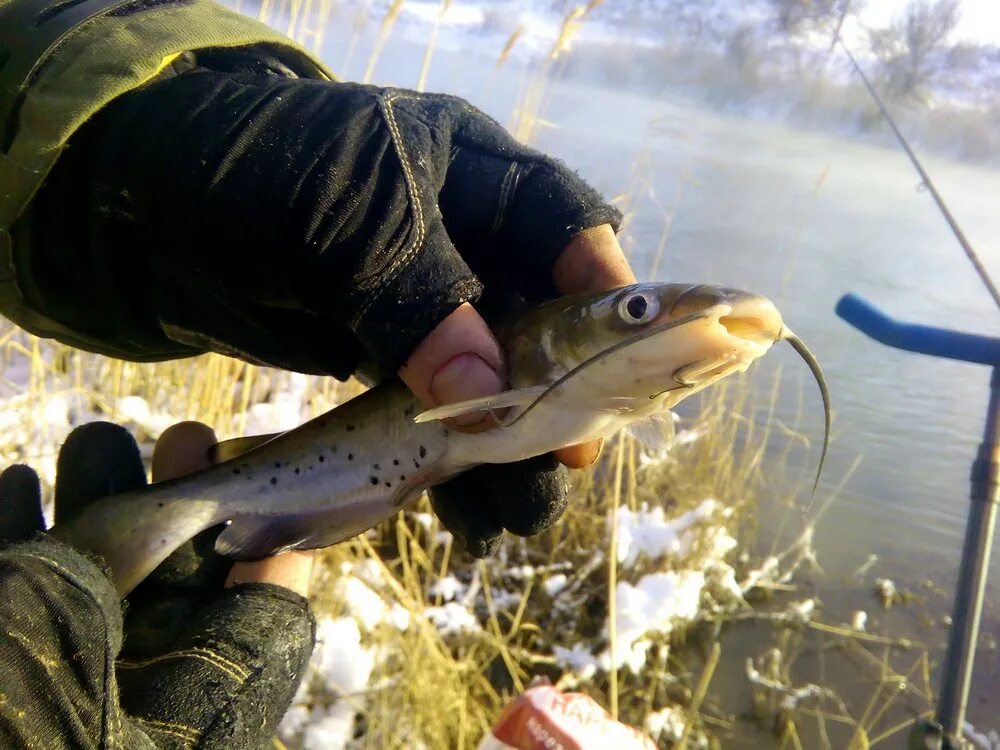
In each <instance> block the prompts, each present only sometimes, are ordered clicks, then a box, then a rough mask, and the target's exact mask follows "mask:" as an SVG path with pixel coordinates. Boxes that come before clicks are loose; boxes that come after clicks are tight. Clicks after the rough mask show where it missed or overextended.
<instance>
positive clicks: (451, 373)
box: [399, 303, 506, 431]
mask: <svg viewBox="0 0 1000 750" xmlns="http://www.w3.org/2000/svg"><path fill="white" fill-rule="evenodd" d="M504 370H505V368H504V362H503V354H502V353H501V350H500V345H499V344H498V343H497V340H496V338H494V336H493V333H492V332H491V331H490V328H489V326H488V325H486V321H484V320H483V319H482V317H481V316H480V315H479V313H478V312H476V310H475V308H474V307H473V306H472V305H470V304H469V303H465V304H463V305H460V306H459V307H458V308H456V309H455V311H454V312H452V313H451V315H449V316H448V317H446V318H445V319H444V320H443V321H441V323H440V324H438V326H437V327H436V328H435V329H434V330H433V331H431V332H430V334H429V335H428V336H427V337H426V338H425V339H424V340H423V341H421V342H420V344H418V345H417V348H416V349H414V351H413V353H412V354H411V355H410V357H409V359H407V361H406V364H405V365H403V367H402V368H401V369H400V371H399V376H400V378H401V379H402V380H403V382H404V383H406V385H407V386H408V387H409V389H410V390H411V391H413V393H414V394H415V395H416V396H417V398H418V399H420V401H421V403H423V404H424V405H425V406H428V407H434V406H442V405H444V404H452V403H456V402H458V401H467V400H470V399H474V398H480V397H483V396H491V395H493V394H495V393H499V392H500V391H502V390H503V389H504V385H505V381H506V378H505V375H504ZM448 421H449V424H452V425H453V426H455V427H456V428H458V429H462V430H466V431H476V430H477V429H485V428H488V427H491V426H492V425H493V421H492V418H491V417H490V416H489V415H488V414H487V413H485V412H476V413H474V414H468V415H463V416H460V417H455V418H453V419H451V420H448Z"/></svg>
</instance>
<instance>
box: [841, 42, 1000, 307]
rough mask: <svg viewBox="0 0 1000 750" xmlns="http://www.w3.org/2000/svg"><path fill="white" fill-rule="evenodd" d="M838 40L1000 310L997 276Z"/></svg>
mask: <svg viewBox="0 0 1000 750" xmlns="http://www.w3.org/2000/svg"><path fill="white" fill-rule="evenodd" d="M836 40H837V42H838V43H839V44H840V47H841V49H843V50H844V53H845V54H846V55H847V59H848V60H850V61H851V65H853V66H854V71H855V72H856V73H857V74H858V75H859V76H860V77H861V80H862V81H863V82H864V84H865V88H866V89H868V93H869V94H870V95H871V97H872V99H874V100H875V104H877V105H878V108H879V111H880V112H881V113H882V117H884V118H885V121H886V122H887V123H889V127H890V128H891V129H892V132H893V135H895V136H896V140H897V141H899V145H901V146H902V147H903V151H905V152H906V155H907V156H908V157H909V158H910V163H912V164H913V167H914V169H916V170H917V174H919V175H920V179H921V181H922V182H923V185H924V186H925V187H926V188H927V192H929V193H930V194H931V197H932V198H933V199H934V202H935V203H936V204H937V207H938V209H939V210H940V211H941V214H942V215H943V216H944V219H945V221H947V222H948V226H949V227H950V228H951V231H952V234H954V235H955V239H957V240H958V244H959V245H961V246H962V250H964V251H965V255H966V257H968V259H969V262H971V263H972V266H973V268H975V269H976V273H977V274H979V278H980V279H982V282H983V284H985V285H986V290H987V291H988V292H989V293H990V296H991V297H993V303H994V304H995V305H996V306H997V308H998V309H1000V291H997V288H996V285H995V284H994V283H993V279H992V278H991V277H990V274H989V271H987V270H986V266H984V265H983V262H982V261H981V260H980V259H979V254H978V253H977V252H976V250H975V248H973V247H972V245H971V244H970V243H969V240H968V239H967V238H966V236H965V232H963V231H962V228H961V227H959V226H958V222H957V221H956V220H955V217H954V216H952V215H951V211H949V210H948V206H947V205H945V202H944V199H943V198H942V197H941V194H940V193H939V192H938V191H937V187H935V185H934V181H933V180H932V179H931V176H930V175H929V174H927V170H925V169H924V165H923V164H921V163H920V159H918V158H917V155H916V154H915V153H914V152H913V149H912V148H910V144H909V142H908V141H907V140H906V138H905V137H904V136H903V133H902V132H901V131H900V129H899V127H898V126H897V125H896V121H895V120H894V119H893V117H892V115H891V114H889V110H888V109H887V108H886V106H885V103H884V102H883V101H882V97H880V96H879V95H878V92H877V91H876V90H875V87H874V86H872V83H871V81H869V80H868V76H867V75H865V72H864V71H863V70H862V69H861V66H860V65H858V61H857V60H855V59H854V55H852V54H851V51H850V50H849V49H848V48H847V45H846V44H844V40H843V39H842V38H841V36H840V33H839V32H838V33H837V34H836Z"/></svg>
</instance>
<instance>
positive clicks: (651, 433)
mask: <svg viewBox="0 0 1000 750" xmlns="http://www.w3.org/2000/svg"><path fill="white" fill-rule="evenodd" d="M628 432H629V434H630V435H631V436H632V437H634V438H635V439H636V440H638V441H639V442H640V443H642V444H643V445H644V446H646V447H647V448H649V449H650V450H655V451H660V450H667V449H668V448H669V447H670V446H671V445H673V442H674V413H673V412H672V411H670V410H669V409H664V410H663V411H658V412H656V413H655V414H652V415H650V416H648V417H645V418H643V419H637V420H636V421H634V422H632V423H630V424H629V426H628Z"/></svg>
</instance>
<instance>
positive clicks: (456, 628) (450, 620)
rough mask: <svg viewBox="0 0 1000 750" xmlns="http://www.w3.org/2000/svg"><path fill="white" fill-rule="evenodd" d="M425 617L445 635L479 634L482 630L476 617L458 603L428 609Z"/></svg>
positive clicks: (425, 611)
mask: <svg viewBox="0 0 1000 750" xmlns="http://www.w3.org/2000/svg"><path fill="white" fill-rule="evenodd" d="M424 616H425V617H426V618H427V619H428V620H429V621H430V622H431V623H433V625H434V627H436V628H437V629H438V630H439V631H440V632H441V633H442V634H444V635H455V634H458V633H478V632H479V631H480V630H482V627H481V626H480V625H479V620H477V619H476V616H475V615H474V614H472V612H470V611H469V610H468V609H466V608H465V607H463V606H462V605H461V604H458V603H456V602H448V603H447V604H445V605H443V606H441V607H427V608H426V609H425V610H424Z"/></svg>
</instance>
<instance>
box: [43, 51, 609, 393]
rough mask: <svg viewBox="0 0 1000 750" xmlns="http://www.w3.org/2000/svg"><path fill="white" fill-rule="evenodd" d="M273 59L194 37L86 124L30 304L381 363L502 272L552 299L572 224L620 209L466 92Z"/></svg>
mask: <svg viewBox="0 0 1000 750" xmlns="http://www.w3.org/2000/svg"><path fill="white" fill-rule="evenodd" d="M268 59H269V58H268V56H267V55H266V54H265V53H264V52H260V53H259V54H258V55H256V56H255V55H254V54H251V53H248V52H247V51H240V52H226V51H217V52H211V51H209V52H203V53H199V56H198V58H197V59H196V60H195V59H194V58H193V57H192V56H190V55H189V56H188V57H187V58H185V62H184V64H183V65H182V64H180V63H178V67H177V68H175V69H174V71H173V73H174V74H173V75H166V76H165V77H163V78H161V79H159V80H157V81H155V82H153V83H151V84H149V85H147V86H146V87H145V88H143V89H141V90H138V91H135V92H132V93H130V94H128V95H125V96H122V97H121V98H120V99H118V100H116V101H115V102H113V103H112V104H111V105H109V106H108V107H106V108H105V109H104V110H103V111H102V112H100V113H99V114H98V115H97V116H96V117H95V118H94V119H93V120H92V121H91V122H90V123H89V124H88V125H87V126H85V127H84V128H83V129H82V130H81V131H80V132H78V133H77V134H76V135H75V136H74V139H73V140H72V142H71V147H70V149H69V150H68V151H67V153H66V155H64V156H63V157H62V158H61V159H60V161H59V163H58V164H57V166H56V168H55V170H54V171H53V173H52V175H51V176H50V178H49V180H48V183H47V185H46V186H45V187H44V188H43V189H42V190H41V192H40V193H39V196H38V198H37V199H36V201H35V204H34V209H33V211H34V214H33V215H34V219H33V227H32V229H33V243H34V245H35V247H34V249H33V252H32V254H31V261H32V268H31V272H30V275H31V277H32V280H33V284H32V285H30V287H31V288H29V289H28V290H27V293H28V294H29V295H30V296H31V297H32V299H31V300H29V302H31V304H33V305H34V306H36V307H40V308H43V309H44V310H45V311H46V313H47V314H49V315H51V316H52V317H55V318H56V319H60V320H64V321H65V322H67V323H68V324H70V325H71V327H74V326H75V327H85V328H86V329H87V331H88V333H90V334H91V335H94V336H98V337H107V338H110V339H114V340H116V342H117V343H118V344H119V346H122V345H124V346H125V347H126V348H128V347H129V346H131V347H133V348H134V349H135V350H136V353H137V355H138V354H144V353H147V352H145V351H144V349H148V350H149V351H154V352H155V350H156V347H158V346H161V347H163V346H167V345H168V344H169V345H170V346H172V347H174V348H176V345H177V343H176V342H181V343H186V344H189V345H190V347H191V351H192V352H195V351H202V350H207V349H211V350H215V351H219V352H222V353H225V354H232V355H235V356H238V357H242V358H244V359H247V360H249V361H253V362H263V363H266V364H269V365H273V366H276V367H280V368H283V369H290V370H298V371H302V372H311V373H324V374H334V375H336V376H337V377H340V378H345V377H347V376H348V375H349V374H351V373H352V372H353V371H354V370H355V369H357V367H358V365H359V364H360V363H362V362H364V361H369V362H370V363H371V364H372V365H374V370H375V372H374V374H375V375H376V376H381V375H385V374H390V373H393V372H395V371H396V369H398V368H399V366H400V365H401V364H402V363H403V362H404V360H405V359H406V357H407V355H408V354H409V352H411V351H412V350H413V348H414V347H415V346H416V344H417V343H418V342H420V341H421V340H422V339H423V338H424V336H426V335H427V334H428V333H429V332H430V331H431V330H432V329H433V328H434V327H435V326H436V325H437V324H438V323H439V322H440V321H441V320H443V319H444V318H445V317H446V316H447V315H448V314H449V313H450V312H451V311H452V310H454V308H455V307H456V306H458V305H459V304H461V303H463V302H469V301H476V300H478V299H479V298H480V296H481V294H482V292H483V288H484V286H485V288H486V289H487V290H488V291H489V292H490V293H491V294H495V295H497V296H506V295H511V294H516V295H521V296H524V297H526V298H528V299H530V300H537V299H541V298H545V297H550V296H553V295H554V293H555V291H554V289H553V287H552V280H551V275H552V274H551V270H552V265H553V263H554V262H555V260H556V258H557V256H558V255H559V253H560V251H561V250H562V249H563V247H564V246H565V245H566V243H567V242H568V240H569V239H570V238H571V237H572V236H573V235H575V234H577V233H578V232H580V231H581V230H583V229H586V228H588V227H592V226H596V225H599V224H603V223H611V224H615V225H617V222H618V220H619V218H620V216H619V213H618V211H617V210H616V209H614V208H612V207H611V206H609V205H607V204H606V203H605V202H604V201H603V200H602V199H601V197H600V196H599V195H598V194H597V193H596V192H595V191H594V190H593V189H591V188H590V187H589V186H588V185H587V184H586V183H584V182H583V181H582V180H581V179H580V178H579V177H577V176H576V175H575V174H574V173H573V172H571V171H570V170H569V169H567V168H566V167H565V166H564V165H562V164H561V163H559V162H557V161H556V160H554V159H551V158H549V157H547V156H544V155H543V154H540V153H538V152H536V151H534V150H532V149H529V148H527V147H525V146H522V145H521V144H519V143H518V142H517V141H515V140H514V139H513V138H512V137H511V136H510V135H509V134H508V133H507V132H506V131H505V130H504V129H503V128H502V127H501V126H500V125H498V124H497V123H496V122H494V121H493V120H492V119H490V118H489V117H487V116H486V115H485V114H483V113H482V112H480V111H479V110H477V109H475V108H474V107H472V106H471V105H469V104H468V103H467V102H466V101H464V100H462V99H459V98H456V97H451V96H443V95H437V94H420V93H416V92H413V91H404V90H399V89H381V88H376V87H373V86H362V85H358V84H352V83H330V82H325V81H315V80H303V79H297V78H294V74H292V73H291V71H289V70H287V68H284V67H283V66H281V65H280V64H279V63H277V62H275V61H272V63H273V64H270V65H268V64H266V62H267V60H268Z"/></svg>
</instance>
